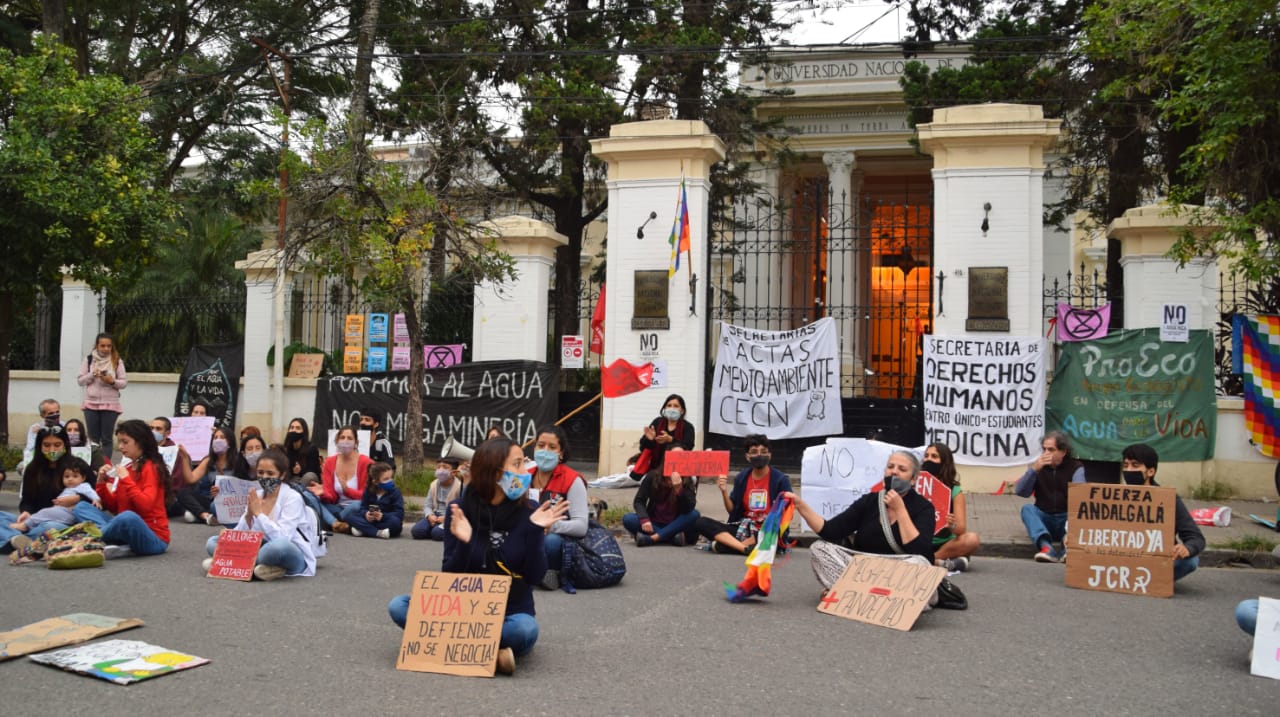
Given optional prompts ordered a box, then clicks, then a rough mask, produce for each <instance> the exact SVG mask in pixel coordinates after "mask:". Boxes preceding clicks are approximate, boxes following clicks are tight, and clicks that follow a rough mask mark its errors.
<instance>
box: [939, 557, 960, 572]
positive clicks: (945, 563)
mask: <svg viewBox="0 0 1280 717" xmlns="http://www.w3.org/2000/svg"><path fill="white" fill-rule="evenodd" d="M937 565H938V567H940V568H942V569H943V570H946V571H947V573H948V574H950V573H958V572H960V567H959V566H958V565H956V559H955V558H945V559H943V560H939V561H938V562H937Z"/></svg>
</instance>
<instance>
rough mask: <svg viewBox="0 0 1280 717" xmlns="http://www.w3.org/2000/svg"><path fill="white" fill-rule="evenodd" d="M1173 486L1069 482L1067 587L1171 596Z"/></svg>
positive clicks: (1128, 593)
mask: <svg viewBox="0 0 1280 717" xmlns="http://www.w3.org/2000/svg"><path fill="white" fill-rule="evenodd" d="M1177 497H1178V494H1177V491H1175V490H1174V489H1173V488H1162V487H1158V486H1132V485H1111V484H1102V483H1072V484H1071V485H1070V486H1068V488H1067V526H1068V527H1067V538H1066V543H1067V570H1066V584H1067V587H1071V588H1080V589H1082V590H1101V591H1104V592H1117V593H1124V594H1126V595H1145V596H1148V597H1172V596H1173V548H1174V544H1175V543H1174V530H1173V527H1174V512H1175V508H1176V505H1177Z"/></svg>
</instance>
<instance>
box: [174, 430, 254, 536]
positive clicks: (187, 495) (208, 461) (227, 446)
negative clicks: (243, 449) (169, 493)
mask: <svg viewBox="0 0 1280 717" xmlns="http://www.w3.org/2000/svg"><path fill="white" fill-rule="evenodd" d="M234 434H235V432H234V431H232V430H231V429H230V428H215V429H213V435H212V436H210V438H209V453H208V455H206V456H205V457H204V459H203V460H201V461H200V462H199V463H197V464H196V466H195V468H192V469H191V477H192V479H193V482H192V484H191V485H189V486H187V487H186V488H184V489H182V490H179V491H178V503H179V504H180V505H182V507H183V509H184V512H185V515H184V516H183V517H184V518H186V520H187V522H188V523H197V522H199V523H205V524H207V525H217V524H218V517H217V515H215V513H214V509H213V499H214V497H215V496H216V495H217V492H216V490H215V488H216V487H217V482H218V476H227V477H231V478H238V477H239V476H237V475H236V467H237V465H238V464H239V458H240V454H239V453H238V452H236V447H235V442H234V441H233V440H232V439H231V436H233V435H234Z"/></svg>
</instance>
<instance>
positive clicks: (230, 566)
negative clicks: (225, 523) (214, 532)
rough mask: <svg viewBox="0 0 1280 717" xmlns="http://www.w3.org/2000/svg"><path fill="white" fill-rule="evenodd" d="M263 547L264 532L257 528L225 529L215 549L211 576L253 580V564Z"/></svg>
mask: <svg viewBox="0 0 1280 717" xmlns="http://www.w3.org/2000/svg"><path fill="white" fill-rule="evenodd" d="M261 549H262V533H259V532H258V531H256V530H224V531H222V533H221V534H219V535H218V545H217V547H215V548H214V549H213V564H212V565H210V566H209V577H211V578H221V579H223V580H243V581H245V582H248V581H250V580H253V566H254V564H256V563H257V562H258V551H259V550H261Z"/></svg>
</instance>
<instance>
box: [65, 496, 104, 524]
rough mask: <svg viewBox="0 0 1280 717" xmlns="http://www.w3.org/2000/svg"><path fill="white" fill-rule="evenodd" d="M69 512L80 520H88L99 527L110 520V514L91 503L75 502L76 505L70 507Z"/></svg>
mask: <svg viewBox="0 0 1280 717" xmlns="http://www.w3.org/2000/svg"><path fill="white" fill-rule="evenodd" d="M71 514H72V515H74V516H75V517H76V520H78V521H80V522H84V521H86V520H87V521H89V522H90V523H93V524H94V525H96V526H98V527H99V528H105V527H107V523H110V522H111V514H110V513H108V512H107V511H105V510H103V509H101V508H99V507H97V506H95V505H94V504H93V503H86V502H85V501H83V500H82V501H80V502H79V503H76V507H74V508H72V509H71Z"/></svg>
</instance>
